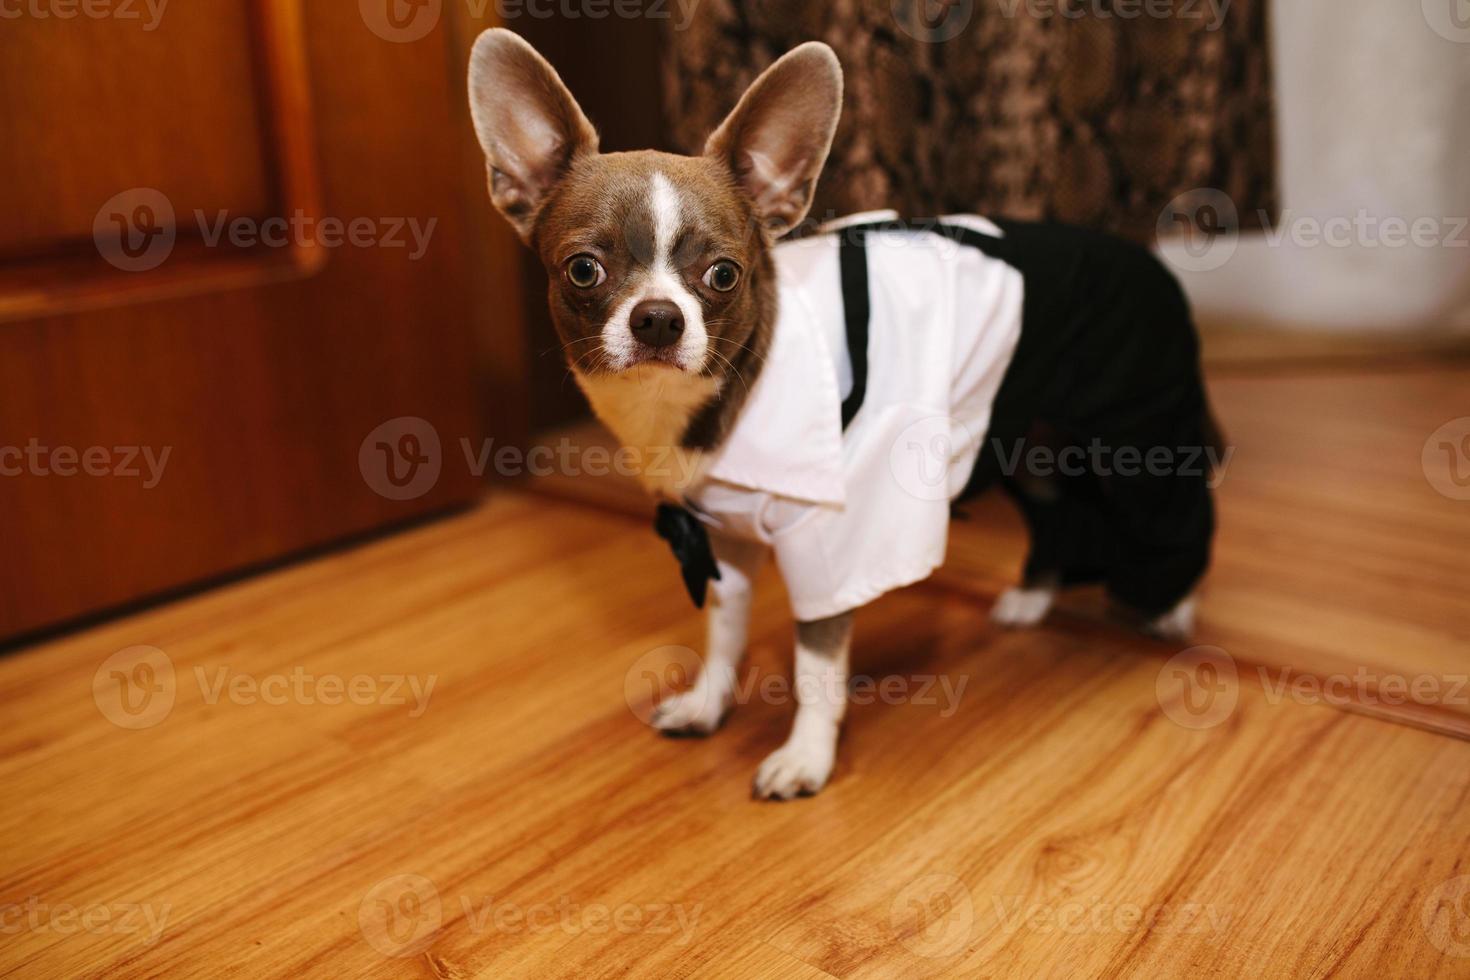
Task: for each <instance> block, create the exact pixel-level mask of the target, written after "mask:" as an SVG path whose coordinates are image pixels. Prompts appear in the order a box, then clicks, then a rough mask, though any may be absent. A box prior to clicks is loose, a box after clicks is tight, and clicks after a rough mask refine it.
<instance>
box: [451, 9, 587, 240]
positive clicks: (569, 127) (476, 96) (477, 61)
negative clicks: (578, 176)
mask: <svg viewBox="0 0 1470 980" xmlns="http://www.w3.org/2000/svg"><path fill="white" fill-rule="evenodd" d="M470 114H471V115H472V116H473V117H474V120H475V133H476V134H477V135H478V136H479V137H480V146H481V147H482V148H483V149H484V150H485V164H486V167H487V168H488V170H489V177H490V199H491V200H492V201H494V202H495V206H496V207H497V208H499V209H500V211H501V213H502V214H504V215H505V216H506V218H508V219H509V220H510V223H511V224H512V225H514V226H515V229H516V231H517V232H518V233H519V234H520V236H521V239H522V240H523V241H525V242H527V243H528V244H529V242H530V241H531V229H532V228H533V227H534V226H535V223H536V215H537V214H538V213H539V212H540V210H541V206H542V204H544V203H545V202H546V197H547V195H548V194H550V193H551V190H552V188H554V187H555V186H556V184H557V182H558V181H560V180H561V178H562V177H563V176H564V175H565V174H566V172H567V169H568V168H569V167H570V166H571V164H572V161H573V160H574V159H576V158H577V157H578V156H580V155H582V154H584V153H595V152H597V131H596V130H595V129H593V128H592V124H591V123H590V122H588V121H587V117H586V116H584V115H583V114H582V110H581V109H580V108H579V107H578V106H577V102H576V100H575V99H573V98H572V94H571V93H570V92H568V91H567V87H566V85H564V84H562V80H561V76H559V75H557V73H556V69H554V68H552V67H551V65H549V64H547V62H546V59H545V58H543V57H541V55H539V54H537V53H536V49H535V48H533V47H531V46H530V45H529V44H527V43H526V42H525V41H523V40H522V39H521V38H520V37H519V36H517V35H515V34H512V33H511V32H510V31H507V30H504V29H502V28H498V27H497V28H492V29H490V30H488V31H486V32H485V33H483V34H481V35H480V36H479V38H478V39H477V40H476V41H475V48H474V51H473V52H472V53H471V54H470Z"/></svg>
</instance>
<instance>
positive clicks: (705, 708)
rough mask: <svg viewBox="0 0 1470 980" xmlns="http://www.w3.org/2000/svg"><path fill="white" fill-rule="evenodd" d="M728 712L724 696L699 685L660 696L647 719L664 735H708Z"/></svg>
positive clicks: (716, 729)
mask: <svg viewBox="0 0 1470 980" xmlns="http://www.w3.org/2000/svg"><path fill="white" fill-rule="evenodd" d="M728 713H729V705H728V704H727V703H726V699H725V698H723V697H721V696H720V695H719V694H717V693H716V692H714V691H710V690H707V689H706V688H705V687H703V686H702V685H699V684H696V685H694V687H692V688H690V689H689V690H687V691H685V692H683V693H682V694H675V695H673V696H672V697H669V698H666V699H664V701H662V702H661V703H660V704H659V706H658V707H657V708H654V709H653V714H652V716H650V717H649V719H648V723H649V724H650V725H652V726H653V727H654V728H657V729H658V730H659V731H661V732H663V733H664V734H665V735H711V734H713V733H714V732H716V731H718V730H719V727H720V725H722V724H724V721H725V716H726V715H727V714H728Z"/></svg>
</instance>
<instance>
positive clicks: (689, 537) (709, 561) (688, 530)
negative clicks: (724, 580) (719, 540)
mask: <svg viewBox="0 0 1470 980" xmlns="http://www.w3.org/2000/svg"><path fill="white" fill-rule="evenodd" d="M653 528H654V530H655V531H657V532H658V536H659V537H661V538H663V539H664V540H665V541H667V542H668V543H669V547H670V548H672V549H673V550H674V557H675V558H677V559H679V568H680V571H681V572H682V573H683V576H684V587H685V588H686V589H688V590H689V598H691V599H693V600H694V605H695V607H696V608H698V609H703V608H704V593H705V589H706V588H707V587H708V586H709V580H710V579H715V580H717V581H718V579H719V577H720V569H719V566H718V565H716V564H715V555H714V552H713V551H711V550H710V546H709V532H707V531H706V530H705V529H704V524H703V522H701V521H700V519H699V518H697V517H695V516H694V515H693V514H691V513H690V512H689V511H688V510H686V509H685V508H683V507H676V506H674V505H673V504H659V505H658V516H657V517H656V518H654V521H653Z"/></svg>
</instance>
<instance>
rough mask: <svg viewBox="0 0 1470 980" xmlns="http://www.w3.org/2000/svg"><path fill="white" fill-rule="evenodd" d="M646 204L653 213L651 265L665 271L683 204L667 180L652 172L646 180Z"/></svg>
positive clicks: (681, 217) (675, 238)
mask: <svg viewBox="0 0 1470 980" xmlns="http://www.w3.org/2000/svg"><path fill="white" fill-rule="evenodd" d="M648 183H649V189H648V203H649V208H650V210H652V212H653V256H654V258H653V265H654V268H656V269H660V268H661V269H667V268H669V266H670V264H671V263H670V258H671V257H672V255H673V251H674V242H675V241H676V240H677V239H678V237H679V227H680V225H681V224H682V222H683V213H684V204H683V200H682V199H681V198H680V196H679V191H678V188H676V187H674V185H673V183H671V182H670V181H669V178H667V177H665V176H664V175H663V174H662V173H660V172H658V171H654V173H653V176H651V177H650V178H649V179H648Z"/></svg>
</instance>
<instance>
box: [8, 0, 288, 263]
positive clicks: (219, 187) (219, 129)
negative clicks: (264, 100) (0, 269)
mask: <svg viewBox="0 0 1470 980" xmlns="http://www.w3.org/2000/svg"><path fill="white" fill-rule="evenodd" d="M13 9H15V10H17V11H25V10H27V8H26V7H25V6H23V5H20V4H16V5H13ZM39 9H41V10H48V8H47V7H46V5H41V7H40V8H39ZM51 9H52V10H53V11H55V10H65V9H66V8H65V7H64V6H58V5H52V8H51ZM131 9H132V10H133V11H134V12H136V13H137V14H138V18H137V19H119V18H118V17H115V16H114V17H108V18H90V17H86V16H81V15H80V12H79V11H78V12H77V14H76V15H74V16H70V17H66V18H62V17H58V16H57V15H56V13H55V12H49V13H48V15H47V16H45V17H37V16H35V15H34V14H33V13H29V12H27V13H25V14H24V15H22V16H18V17H14V18H13V19H10V18H7V19H4V20H0V120H3V123H0V127H3V128H0V133H3V136H0V173H3V174H6V175H15V176H17V177H19V178H20V179H18V180H7V181H6V182H5V183H4V184H3V185H0V207H3V208H4V213H5V216H6V218H5V221H4V222H3V223H0V253H4V254H12V255H13V254H17V253H26V252H35V251H41V250H47V249H49V248H50V247H52V246H54V244H55V243H56V242H58V241H68V240H70V241H89V240H90V239H91V236H92V222H93V218H94V216H95V215H96V213H97V209H98V206H99V205H100V204H101V203H102V202H104V201H106V200H107V199H108V198H109V197H111V196H112V195H113V194H115V193H116V192H117V190H118V189H119V188H126V187H138V186H148V187H154V188H157V189H158V190H160V191H162V192H163V193H164V194H166V195H167V196H168V197H169V199H170V200H171V201H172V202H173V203H174V206H175V208H176V210H177V212H178V213H179V214H192V212H193V211H194V210H195V209H196V208H197V209H205V210H208V211H210V212H211V213H212V212H213V211H214V210H216V209H222V208H228V209H230V210H231V211H233V212H235V213H237V214H257V215H264V214H266V213H267V210H266V209H267V206H268V204H269V201H270V195H271V189H270V186H269V169H268V166H267V162H266V156H267V154H268V152H269V149H268V147H267V146H266V145H265V143H264V141H263V138H262V137H263V132H262V124H263V122H264V119H263V117H262V113H263V110H264V108H265V107H264V106H263V105H261V103H260V101H259V99H258V97H257V96H258V92H257V86H256V84H255V82H256V76H257V73H256V68H255V60H256V54H257V50H258V49H257V47H256V46H255V45H254V44H253V43H251V41H250V39H251V36H252V33H253V32H254V31H255V29H256V28H255V24H254V23H253V21H254V20H256V19H257V18H258V17H259V16H260V8H259V7H258V6H257V5H255V4H248V3H240V2H238V0H236V2H223V0H207V2H199V0H194V2H192V3H187V4H185V3H177V4H175V3H170V4H168V5H167V6H165V7H164V8H163V10H164V14H163V16H161V17H159V18H158V19H157V20H156V23H155V22H154V20H153V18H152V15H151V14H150V13H149V9H148V7H147V6H146V5H145V4H143V3H141V2H138V3H135V4H133V5H132V7H131ZM150 24H153V25H154V26H153V27H152V29H150V27H149V25H150Z"/></svg>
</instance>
